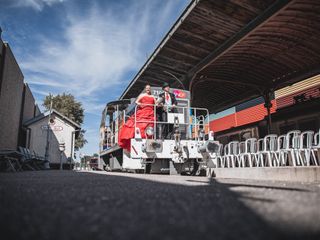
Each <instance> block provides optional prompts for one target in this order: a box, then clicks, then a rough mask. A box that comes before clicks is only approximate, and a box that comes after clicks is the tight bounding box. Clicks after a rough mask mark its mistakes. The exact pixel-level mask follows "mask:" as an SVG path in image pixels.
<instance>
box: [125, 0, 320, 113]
mask: <svg viewBox="0 0 320 240" xmlns="http://www.w3.org/2000/svg"><path fill="white" fill-rule="evenodd" d="M318 39H320V2H318V1H313V0H293V1H289V0H278V1H276V0H263V1H258V0H229V1H227V0H201V1H192V2H191V3H190V5H189V6H188V7H187V9H186V10H185V12H184V13H183V14H182V16H181V17H180V18H179V19H178V21H177V22H176V23H175V25H174V26H173V27H172V29H171V30H170V31H169V33H168V34H167V35H166V37H165V38H164V39H163V40H162V42H161V43H160V45H159V46H158V47H157V48H156V50H155V51H154V53H153V54H152V56H151V57H150V58H149V59H148V61H147V62H146V63H145V65H144V66H143V67H142V68H141V69H140V71H139V72H138V74H137V75H136V76H135V78H134V79H133V80H132V82H131V83H130V84H129V86H128V87H127V89H126V90H125V91H124V93H123V94H122V96H121V98H131V97H135V96H136V92H140V91H141V90H142V89H143V87H144V85H145V84H146V83H150V84H151V85H153V86H161V85H162V83H163V82H169V83H170V84H171V85H172V87H176V88H181V87H184V88H185V89H188V90H190V91H191V95H192V105H193V106H199V107H200V106H201V107H206V108H208V109H209V110H210V112H218V111H221V110H223V109H226V108H228V107H231V106H234V105H236V104H238V103H241V102H244V101H246V100H249V99H252V98H255V97H258V96H261V95H263V93H264V92H265V91H268V90H276V89H279V88H282V87H284V86H286V85H290V84H292V83H294V82H297V81H299V80H302V79H305V78H307V77H309V76H312V75H315V74H317V73H319V72H320V64H319V63H320V44H318V42H319V40H318ZM169 73H170V74H169ZM171 75H174V76H176V77H177V78H178V79H180V80H181V82H182V84H183V86H182V84H181V83H180V82H179V81H177V80H176V79H175V78H174V77H172V76H171Z"/></svg>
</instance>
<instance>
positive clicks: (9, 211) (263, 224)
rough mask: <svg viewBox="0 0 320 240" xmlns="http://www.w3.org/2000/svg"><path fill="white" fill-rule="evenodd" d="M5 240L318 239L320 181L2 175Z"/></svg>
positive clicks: (0, 217) (0, 219) (0, 226)
mask: <svg viewBox="0 0 320 240" xmlns="http://www.w3.org/2000/svg"><path fill="white" fill-rule="evenodd" d="M0 233H1V236H0V238H1V239H5V240H7V239H8V240H10V239H41V240H46V239H55V240H56V239H75V240H80V239H104V240H111V239H116V240H123V239H137V240H143V239H152V240H156V239H164V240H169V239H174V240H176V239H183V240H188V239H193V240H195V239H200V240H205V239H211V240H212V239H320V183H312V184H306V183H304V184H303V183H288V182H275V181H256V180H232V179H228V180H219V179H218V180H217V179H210V178H206V177H191V176H166V175H144V174H130V173H106V172H76V171H53V170H52V171H33V172H31V171H30V172H19V173H0Z"/></svg>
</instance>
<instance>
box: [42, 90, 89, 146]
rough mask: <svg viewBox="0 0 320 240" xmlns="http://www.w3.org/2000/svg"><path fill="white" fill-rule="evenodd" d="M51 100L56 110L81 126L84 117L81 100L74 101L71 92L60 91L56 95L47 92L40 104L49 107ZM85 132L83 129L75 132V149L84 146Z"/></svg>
mask: <svg viewBox="0 0 320 240" xmlns="http://www.w3.org/2000/svg"><path fill="white" fill-rule="evenodd" d="M51 100H52V108H53V109H55V110H57V111H58V112H60V113H61V114H63V115H64V116H66V117H68V118H69V119H71V120H72V121H74V122H75V123H77V124H79V125H80V126H81V124H82V123H83V118H84V109H83V107H82V104H81V102H78V101H76V99H75V98H74V96H73V95H72V94H67V93H62V94H61V95H60V94H58V95H56V96H53V95H51V94H49V95H48V96H46V97H45V99H44V100H43V104H42V105H43V106H44V107H45V108H46V110H49V109H50V102H51ZM85 132H86V131H85V130H83V129H81V131H80V132H79V133H78V134H76V141H75V146H74V147H75V150H76V151H78V150H79V149H80V148H82V147H83V146H84V144H86V143H87V140H86V139H85V138H84V134H85Z"/></svg>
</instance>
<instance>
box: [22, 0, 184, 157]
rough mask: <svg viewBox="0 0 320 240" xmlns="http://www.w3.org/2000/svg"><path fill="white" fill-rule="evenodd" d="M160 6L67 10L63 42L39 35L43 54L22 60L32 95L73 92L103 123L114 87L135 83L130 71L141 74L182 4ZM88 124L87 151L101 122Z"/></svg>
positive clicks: (142, 3) (143, 1) (145, 4)
mask: <svg viewBox="0 0 320 240" xmlns="http://www.w3.org/2000/svg"><path fill="white" fill-rule="evenodd" d="M29 1H30V4H31V2H36V3H39V2H40V3H41V5H35V6H42V7H43V6H44V5H45V4H47V5H50V4H53V3H54V2H58V1H35V0H34V1H31V0H29ZM157 3H159V2H157V1H149V0H140V1H132V2H130V5H128V6H125V8H123V9H122V10H121V11H114V9H112V7H111V6H107V7H106V8H100V7H99V6H97V5H93V6H92V7H91V9H89V10H87V11H85V12H83V11H82V12H81V14H80V13H77V9H74V8H69V9H66V11H65V12H66V14H67V15H66V17H65V19H61V21H62V22H61V26H63V28H62V31H61V32H59V37H60V39H58V40H57V38H51V37H50V36H41V35H40V36H39V34H37V35H35V37H37V39H36V42H37V43H38V42H39V44H37V46H38V50H37V51H33V52H32V55H27V56H26V57H24V58H23V59H22V61H21V64H20V66H21V68H22V70H23V71H24V72H26V73H27V74H25V79H26V81H27V82H28V83H30V85H31V88H32V91H33V92H34V93H37V94H39V95H47V94H48V93H49V92H51V93H53V94H54V93H62V92H68V93H71V94H73V95H74V96H75V97H76V99H77V100H78V101H80V102H82V104H83V106H84V108H85V113H86V114H87V113H91V116H92V114H93V115H95V118H96V119H98V121H100V114H101V112H102V110H103V108H104V106H105V102H104V99H106V100H108V101H109V100H114V99H110V95H114V92H115V91H114V89H115V87H117V85H120V84H121V86H125V85H126V84H127V83H128V82H129V81H130V80H131V79H127V75H128V72H131V73H132V72H137V71H138V70H139V68H140V67H141V66H142V65H143V64H144V62H145V61H146V53H147V51H148V53H149V54H150V53H151V52H152V51H153V50H154V48H155V45H156V44H157V43H158V42H159V41H160V40H161V38H162V37H163V34H165V33H166V32H167V30H168V28H169V27H170V25H169V26H167V25H166V24H168V19H169V18H170V17H172V15H176V14H177V13H175V11H176V10H175V7H176V6H177V4H179V2H178V1H167V2H166V4H165V5H162V6H163V7H164V8H159V9H158V8H157V7H158V6H159V5H157ZM180 3H181V2H180ZM30 6H31V5H30ZM170 24H172V23H170ZM101 92H104V95H101ZM99 94H100V95H99ZM102 99H103V100H102ZM88 121H89V119H88V120H85V124H84V128H85V129H88V130H89V131H88V132H87V133H86V138H87V139H88V141H89V143H88V145H87V146H86V147H85V149H84V150H87V151H89V149H90V151H91V150H92V151H95V149H96V147H97V146H98V126H99V122H98V121H97V122H96V123H94V124H93V123H90V124H89V122H88ZM89 125H90V126H89ZM95 125H96V126H95Z"/></svg>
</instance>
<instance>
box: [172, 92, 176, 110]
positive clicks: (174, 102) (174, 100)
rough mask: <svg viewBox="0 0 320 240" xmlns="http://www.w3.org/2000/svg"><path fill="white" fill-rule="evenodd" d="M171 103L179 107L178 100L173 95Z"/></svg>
mask: <svg viewBox="0 0 320 240" xmlns="http://www.w3.org/2000/svg"><path fill="white" fill-rule="evenodd" d="M171 101H172V106H174V107H175V106H177V99H176V96H175V95H174V94H173V93H171Z"/></svg>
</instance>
